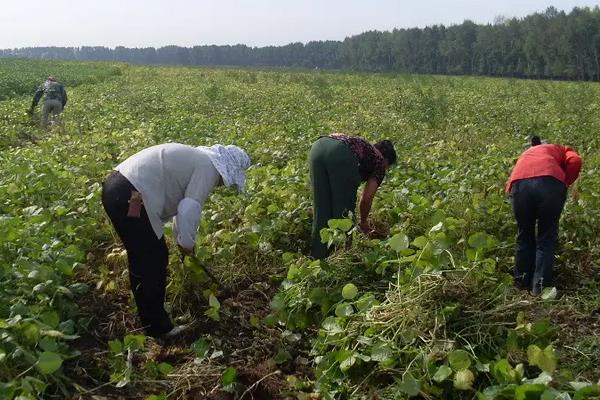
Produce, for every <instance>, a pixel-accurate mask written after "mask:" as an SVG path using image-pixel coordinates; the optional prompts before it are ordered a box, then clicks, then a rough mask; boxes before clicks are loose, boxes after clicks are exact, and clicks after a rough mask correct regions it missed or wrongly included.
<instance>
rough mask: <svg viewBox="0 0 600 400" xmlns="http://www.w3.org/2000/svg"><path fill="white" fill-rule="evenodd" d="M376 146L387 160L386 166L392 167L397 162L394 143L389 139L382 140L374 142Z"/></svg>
mask: <svg viewBox="0 0 600 400" xmlns="http://www.w3.org/2000/svg"><path fill="white" fill-rule="evenodd" d="M374 146H375V148H376V149H377V150H379V152H380V153H381V155H382V156H383V158H384V159H385V162H386V167H390V166H392V165H393V164H396V150H395V149H394V144H393V143H392V142H390V141H389V140H382V141H380V142H377V143H375V144H374Z"/></svg>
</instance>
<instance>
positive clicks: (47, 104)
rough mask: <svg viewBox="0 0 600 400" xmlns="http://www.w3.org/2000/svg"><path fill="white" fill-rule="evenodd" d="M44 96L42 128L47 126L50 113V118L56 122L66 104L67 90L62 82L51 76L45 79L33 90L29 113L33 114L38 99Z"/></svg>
mask: <svg viewBox="0 0 600 400" xmlns="http://www.w3.org/2000/svg"><path fill="white" fill-rule="evenodd" d="M42 96H43V97H44V105H43V106H42V128H44V129H45V128H47V127H48V117H49V115H50V113H52V119H53V120H54V121H55V122H58V118H59V115H60V113H61V112H62V111H63V109H64V108H65V106H66V105H67V91H66V90H65V87H64V85H63V84H62V83H60V82H57V81H56V79H55V78H54V77H52V76H49V77H48V79H46V82H44V83H43V84H42V86H40V87H39V88H38V90H37V91H36V92H35V95H34V96H33V102H32V103H31V108H30V109H29V115H33V110H34V109H35V107H36V106H37V105H38V102H39V101H40V99H41V98H42Z"/></svg>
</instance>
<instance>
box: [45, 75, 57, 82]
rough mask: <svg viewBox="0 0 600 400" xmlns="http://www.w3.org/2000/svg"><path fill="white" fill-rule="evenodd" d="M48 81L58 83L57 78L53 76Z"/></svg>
mask: <svg viewBox="0 0 600 400" xmlns="http://www.w3.org/2000/svg"><path fill="white" fill-rule="evenodd" d="M47 80H48V81H51V82H56V78H55V77H53V76H52V75H50V76H49V77H48V79H47Z"/></svg>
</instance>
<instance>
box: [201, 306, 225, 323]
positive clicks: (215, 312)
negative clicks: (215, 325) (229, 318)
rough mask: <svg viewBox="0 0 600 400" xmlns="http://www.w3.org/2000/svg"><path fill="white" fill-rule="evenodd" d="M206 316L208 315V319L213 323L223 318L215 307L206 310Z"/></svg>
mask: <svg viewBox="0 0 600 400" xmlns="http://www.w3.org/2000/svg"><path fill="white" fill-rule="evenodd" d="M204 315H206V316H207V317H208V318H210V319H212V320H213V321H220V320H221V316H220V315H219V310H218V309H216V308H213V307H211V308H209V309H208V310H206V311H205V312H204Z"/></svg>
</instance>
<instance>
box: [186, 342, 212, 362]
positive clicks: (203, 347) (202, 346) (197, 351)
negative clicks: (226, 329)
mask: <svg viewBox="0 0 600 400" xmlns="http://www.w3.org/2000/svg"><path fill="white" fill-rule="evenodd" d="M190 347H191V349H192V351H193V352H194V355H195V356H196V357H197V358H200V359H203V358H204V357H206V356H207V355H208V350H209V348H210V345H209V343H208V341H207V340H206V339H205V338H200V339H198V340H196V341H195V342H194V343H192V345H191V346H190Z"/></svg>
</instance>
